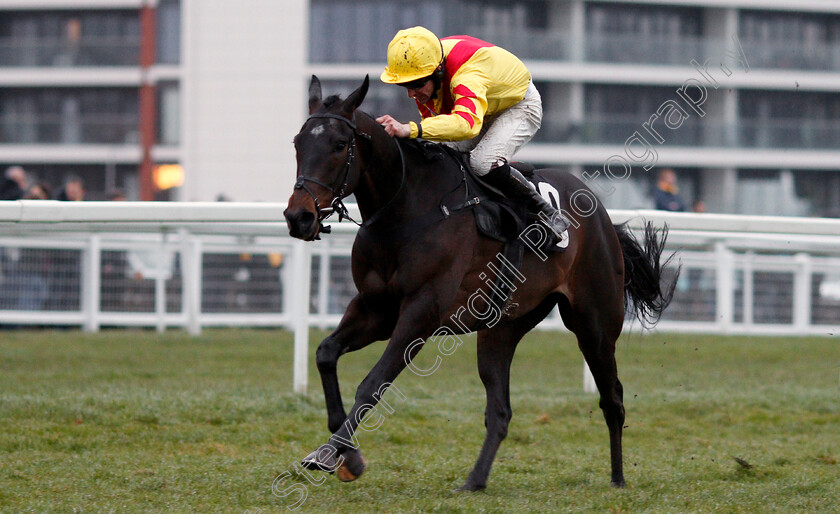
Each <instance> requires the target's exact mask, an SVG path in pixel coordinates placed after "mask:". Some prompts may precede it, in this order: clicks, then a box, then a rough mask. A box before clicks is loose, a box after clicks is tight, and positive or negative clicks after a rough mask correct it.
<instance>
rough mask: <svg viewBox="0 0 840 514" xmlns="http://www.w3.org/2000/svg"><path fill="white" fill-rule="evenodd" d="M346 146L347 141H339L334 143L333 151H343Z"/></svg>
mask: <svg viewBox="0 0 840 514" xmlns="http://www.w3.org/2000/svg"><path fill="white" fill-rule="evenodd" d="M345 148H347V143H346V142H344V141H339V142H338V143H336V144H335V151H336V152H343V151H344V149H345Z"/></svg>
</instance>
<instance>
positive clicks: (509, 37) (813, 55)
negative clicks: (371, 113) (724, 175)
mask: <svg viewBox="0 0 840 514" xmlns="http://www.w3.org/2000/svg"><path fill="white" fill-rule="evenodd" d="M470 34H471V35H474V36H475V37H478V38H480V39H484V40H487V41H490V42H492V43H493V44H496V45H498V46H501V47H502V48H505V49H507V50H509V51H511V52H512V53H514V54H515V55H517V56H518V57H520V58H521V59H526V60H527V59H530V60H540V61H558V62H585V63H599V64H600V63H615V64H640V65H654V66H684V67H687V66H691V61H692V59H694V60H697V61H698V62H700V63H702V62H705V61H706V59H712V60H713V61H714V60H715V59H722V58H723V56H724V55H725V52H726V51H727V50H729V51H732V50H733V45H734V43H733V41H732V40H731V39H730V38H729V37H728V36H727V37H715V38H712V37H703V36H699V37H697V36H682V37H680V38H672V37H665V36H662V37H657V36H641V35H616V34H605V33H602V34H595V33H590V34H587V35H586V36H585V37H584V38H583V39H575V38H573V37H572V36H571V35H570V34H567V33H565V32H561V31H557V30H541V29H527V30H517V31H512V30H507V29H505V30H500V29H499V28H498V27H478V28H473V30H472V31H471V32H470ZM348 38H349V40H348V41H338V40H326V41H323V42H319V45H320V46H319V48H318V49H317V52H315V51H313V55H314V56H315V57H314V58H313V62H317V63H373V62H380V60H381V59H382V57H381V55H382V54H383V53H384V48H385V45H384V44H383V45H382V49H381V50H377V51H374V50H373V48H374V47H372V46H371V43H372V41H371V40H370V37H362V36H361V35H359V34H356V33H351V34H349V35H348ZM363 43H364V44H363ZM741 46H742V47H743V51H744V54H745V55H746V57H747V60H748V61H749V65H750V67H751V68H758V69H778V70H807V71H819V72H840V44H837V43H834V44H829V43H823V44H816V45H806V44H804V43H799V42H796V41H778V42H773V43H766V42H759V41H756V40H741ZM377 48H378V47H377Z"/></svg>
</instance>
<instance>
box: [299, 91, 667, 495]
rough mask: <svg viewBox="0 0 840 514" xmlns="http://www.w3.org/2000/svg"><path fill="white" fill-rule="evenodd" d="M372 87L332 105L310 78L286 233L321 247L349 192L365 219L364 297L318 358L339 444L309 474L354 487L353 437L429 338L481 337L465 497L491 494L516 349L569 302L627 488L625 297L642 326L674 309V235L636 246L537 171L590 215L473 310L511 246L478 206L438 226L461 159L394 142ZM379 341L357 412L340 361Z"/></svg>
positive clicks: (569, 318) (566, 313)
mask: <svg viewBox="0 0 840 514" xmlns="http://www.w3.org/2000/svg"><path fill="white" fill-rule="evenodd" d="M367 89H368V78H367V77H366V78H365V80H364V82H363V84H362V86H361V87H359V88H358V89H357V90H355V91H354V92H353V93H351V94H350V95H349V96H348V97H347V99H346V100H341V99H340V98H338V97H337V96H333V97H330V98H327V99H326V100H322V96H321V85H320V82H319V81H318V79H317V78H316V77H314V76H313V77H312V82H311V84H310V87H309V113H310V116H309V118H308V119H307V120H306V122H305V123H304V125H303V127H302V128H301V130H300V132H299V133H298V134H297V136H296V137H295V149H296V154H297V183H296V185H295V189H294V192H293V194H292V196H291V198H290V199H289V203H288V208H287V209H286V211H285V213H284V215H285V218H286V221H287V224H288V226H289V232H290V234H291V235H292V236H294V237H296V238H300V239H303V240H307V241H311V240H313V239H316V238H318V236H319V233H320V232H322V230H323V228H324V227H323V225H322V224H321V222H322V221H323V219H324V218H325V217H326V216H327V215H328V214H330V213H331V212H333V211H335V210H338V211H341V210H342V209H343V204H342V203H341V199H343V198H344V197H346V196H348V195H350V194H351V193H352V194H355V197H356V200H357V202H358V206H359V210H360V212H361V215H362V220H363V224H362V225H361V227H360V229H359V232H358V235H357V236H356V239H355V242H354V245H353V253H352V272H353V280H354V282H355V284H356V287H357V288H358V291H359V293H358V295H357V296H356V297H355V298H353V300H352V301H351V302H350V304H349V306H348V307H347V311H346V312H345V314H344V317H343V318H342V320H341V323H340V324H339V326H338V328H337V329H336V330H335V331H334V332H333V333H332V334H330V335H329V336H328V337H327V338H326V339H324V341H323V342H321V344H320V345H319V346H318V350H317V354H316V361H317V365H318V371H319V372H320V375H321V381H322V384H323V387H324V396H325V399H326V404H327V414H328V427H329V430H330V432H331V433H332V436H331V437H330V439H329V441H328V443H327V444H325V445H323V446H321V447H320V448H318V449H317V450H316V451H314V452H313V453H312V454H310V455H309V456H308V457H306V459H304V461H303V465H304V466H306V467H308V468H310V469H320V470H323V471H337V472H338V476H339V478H340V479H342V480H344V481H349V480H353V479H355V478H357V477H358V476H359V475H360V474H361V473H362V472H363V471H364V469H365V461H364V459H363V458H362V455H361V452H360V451H359V449H358V445H357V444H353V442H354V441H356V439H355V436H354V432H355V431H356V429H357V428H358V427H359V424H360V423H366V422H367V421H368V419H363V418H364V416H365V414H366V413H368V412H369V411H371V410H373V409H375V406H376V405H377V403H378V402H379V401H380V400H381V399H382V395H383V394H384V392H385V391H386V390H387V388H388V387H389V386H390V385H391V384H392V383H393V381H394V380H396V378H397V376H398V375H399V374H400V372H401V371H403V369H405V367H406V366H408V365H411V359H412V358H413V357H414V355H415V354H416V353H417V352H418V351H419V350H420V348H421V347H422V346H423V345H422V341H425V340H426V339H427V338H429V337H430V336H432V335H433V334H438V335H440V334H441V333H445V334H463V333H466V332H473V331H477V332H478V338H477V344H478V349H477V351H478V372H479V375H480V377H481V381H482V383H483V384H484V387H485V389H486V392H487V407H486V410H485V426H486V428H487V433H486V437H485V440H484V445H483V446H482V448H481V452H480V454H479V456H478V461H477V462H476V464H475V467H474V468H473V470H472V472H471V473H470V474H469V477H468V478H467V480H466V483H465V484H464V485H463V486H462V487H461V489H463V490H478V489H482V488H484V487H485V485H486V482H487V477H488V475H489V473H490V467H491V465H492V463H493V459H494V457H495V455H496V451H497V450H498V448H499V445H500V444H501V442H502V440H503V439H504V438H505V436H506V435H507V431H508V423H509V422H510V419H511V407H510V391H509V389H510V388H509V378H510V365H511V361H512V359H513V355H514V351H515V350H516V346H517V344H518V343H519V341H520V339H521V338H522V337H523V336H524V335H525V334H526V333H527V332H528V331H530V330H531V329H532V328H534V327H535V326H536V325H537V324H538V323H539V322H540V321H541V320H542V319H543V318H545V317H546V316H547V315H548V314H549V313H550V312H551V310H552V309H554V308H555V307H559V310H560V314H561V316H562V319H563V322H564V324H565V325H566V326H567V327H568V328H569V330H571V331H572V332H573V333H574V334H575V335H576V336H577V340H578V345H579V347H580V350H581V352H582V353H583V356H584V358H585V359H586V362H587V363H588V365H589V368H590V369H591V371H592V374H593V376H594V377H595V382H596V384H597V386H598V391H599V392H600V396H601V400H600V407H601V409H602V410H603V413H604V417H605V419H606V422H607V427H608V428H609V438H610V455H611V464H612V481H611V482H612V484H613V485H615V486H623V485H624V473H623V470H622V451H621V431H622V426H623V423H624V405H623V403H622V402H623V391H622V386H621V382H619V380H618V375H617V369H616V363H615V344H616V340H617V339H618V336H619V334H620V333H621V330H622V324H623V321H624V314H625V300H626V301H627V302H628V304H629V305H630V306H631V309H632V310H633V312H634V314H635V315H636V316H637V317H639V318H640V319H649V320H651V321H653V322H655V321H656V319H658V316H659V314H661V312H662V311H663V309H664V308H665V307H666V306H667V305H668V302H669V301H670V298H671V295H672V292H673V287H670V288H668V287H664V286H662V285H661V282H660V277H661V273H662V270H663V269H664V265H660V255H661V252H662V249H663V246H664V243H665V237H666V235H667V232H666V231H656V230H654V229H653V228H652V226H651V225H650V224H648V225H647V229H646V234H645V235H646V240H645V242H644V243H643V244H639V243H638V242H637V241H636V240H635V239H634V238H633V237H632V236H631V235H630V233H629V231H628V230H627V229H626V228H625V227H623V226H614V225H613V224H612V222H611V221H610V218H609V216H608V214H607V212H606V210H605V209H604V208H603V207H602V206H601V205H600V204H598V203H597V202H590V203H589V204H588V205H583V206H582V207H581V205H578V206H577V210H575V209H574V208H573V207H574V206H572V205H571V204H570V202H574V201H577V202H578V204H580V203H581V198H584V199H585V198H594V196H593V195H591V194H589V195H578V197H577V199H576V198H575V193H576V192H581V191H584V192H586V191H588V189H587V188H586V186H585V184H584V183H583V182H581V181H580V180H578V179H577V178H575V177H574V176H572V175H570V174H567V173H563V172H561V171H559V170H551V169H546V170H539V172H540V175H541V176H542V177H546V179H545V180H547V181H549V182H550V185H551V186H553V189H554V190H556V192H557V193H558V196H559V202H560V207H561V208H563V209H564V211H565V212H567V213H572V212H582V211H583V212H586V215H585V216H577V219H575V220H574V223H573V226H572V227H571V228H570V230H569V234H570V243H569V245H568V247H567V248H566V250H565V251H564V252H562V253H556V252H552V253H549V254H543V255H539V252H531V251H527V250H526V251H525V256H524V259H523V261H522V266H521V274H522V277H524V281H523V282H521V283H517V284H516V285H517V287H516V288H515V291H514V292H513V293H512V296H511V297H510V299H509V301H508V303H507V304H506V308H504V309H500V310H498V312H497V313H498V316H497V317H496V318H495V319H493V320H490V321H488V316H487V315H486V313H487V312H489V311H490V310H491V309H490V305H489V302H487V301H486V299H484V300H479V301H476V300H475V296H476V292H477V291H479V290H481V289H482V288H486V287H487V286H486V282H487V280H486V274H485V273H483V272H484V271H486V270H487V267H488V263H491V262H494V261H495V258H496V255H497V254H498V253H499V252H500V250H501V248H502V243H499V242H497V241H495V240H493V239H490V238H487V237H484V236H481V235H480V234H479V232H478V231H477V229H476V224H475V222H474V220H473V216H472V215H470V214H469V212H468V211H469V210H468V209H464V210H463V211H460V212H452V213H451V215H450V216H449V217H444V216H440V217H439V219H436V218H434V215H432V217H431V218H430V217H429V214H430V213H436V212H440V210H441V202H442V199H443V198H444V197H446V196H447V195H450V194H451V193H452V192H453V191H454V192H456V196H457V194H458V193H457V192H458V191H460V195H461V198H462V199H463V197H464V189H463V187H464V186H463V174H462V172H461V169H460V168H459V166H458V164H457V163H456V162H455V160H454V159H439V160H429V159H428V158H426V157H425V156H424V155H423V153H422V151H420V146H419V145H410V144H407V143H406V142H405V141H399V140H396V139H393V138H391V137H390V136H388V135H387V134H386V133H385V130H384V129H383V128H382V127H381V126H379V125H378V124H377V123H376V122H375V121H374V119H373V118H372V117H371V116H369V115H368V114H366V113H364V112H362V111H360V110H358V107H359V106H360V105H361V103H362V101H363V100H364V97H365V94H366V93H367ZM450 161H451V162H450ZM459 188H460V189H459ZM582 203H583V204H586V201H583V202H582ZM418 219H420V220H423V219H425V220H429V219H432V220H433V221H432V222H428V221H426V222H424V223H419V222H418V221H417V220H418ZM539 226H540V227H542V225H539ZM405 227H411V228H410V230H405ZM467 306H470V307H471V308H469V309H466V308H465V307H467ZM441 330H443V332H441ZM381 340H387V341H388V343H387V346H386V347H385V350H384V352H383V354H382V356H381V357H380V359H379V361H378V362H377V363H376V365H375V366H374V367H373V369H372V370H371V371H370V373H369V374H368V375H367V377H365V379H364V380H363V381H362V383H361V384H360V385H359V387H358V388H357V390H356V397H355V403H354V405H353V407H352V408H351V409H350V412H349V414H348V413H346V412H345V409H344V404H343V403H342V399H341V394H340V391H339V384H338V377H337V374H336V365H337V362H338V358H339V357H340V356H341V355H343V354H345V353H347V352H352V351H355V350H359V349H361V348H364V347H365V346H367V345H369V344H371V343H373V342H374V341H381ZM381 407H385V402H384V401H383V405H381ZM363 426H364V425H363Z"/></svg>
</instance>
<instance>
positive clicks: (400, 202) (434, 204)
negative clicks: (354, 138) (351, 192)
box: [355, 115, 461, 226]
mask: <svg viewBox="0 0 840 514" xmlns="http://www.w3.org/2000/svg"><path fill="white" fill-rule="evenodd" d="M358 123H359V125H360V127H362V128H363V130H364V131H365V132H366V133H368V134H371V142H370V144H371V152H370V153H369V154H367V155H366V159H365V162H364V163H363V166H366V170H365V171H364V173H362V177H361V181H360V183H359V186H358V187H357V188H356V193H355V194H356V201H357V202H358V205H359V210H360V211H361V213H362V218H363V219H364V220H365V221H367V220H368V219H370V218H371V217H372V216H375V215H376V216H381V217H382V219H380V220H378V221H377V222H376V223H377V224H378V225H379V224H381V225H383V226H400V225H403V224H405V223H407V222H408V221H409V220H411V219H412V218H413V217H416V216H418V215H422V214H425V213H427V212H429V211H431V210H432V209H436V208H438V204H439V203H440V201H441V200H442V199H443V197H444V195H446V194H447V193H449V192H451V191H452V190H453V188H454V187H456V186H457V183H458V182H460V180H461V179H460V178H459V177H458V176H457V173H456V172H455V171H452V176H451V177H450V176H449V175H448V173H449V171H447V169H448V168H449V167H450V166H447V165H446V163H445V162H444V161H443V160H441V161H433V162H428V161H427V160H426V159H425V158H422V157H420V158H418V156H417V151H416V150H414V149H406V148H405V147H403V150H402V151H401V150H400V148H399V147H398V146H397V145H398V144H399V143H397V141H396V140H395V139H393V138H391V137H390V136H388V135H387V134H386V133H385V131H384V130H382V129H381V128H380V127H379V125H378V124H377V123H376V122H375V121H374V120H373V119H372V118H370V117H369V116H366V115H365V116H363V117H360V118H359V120H358ZM370 124H373V126H371V125H370ZM451 168H452V170H457V169H458V168H457V166H455V165H454V164H453V165H452V166H451ZM382 209H386V211H387V212H383V213H382V214H379V215H377V214H376V213H377V212H379V211H380V210H382Z"/></svg>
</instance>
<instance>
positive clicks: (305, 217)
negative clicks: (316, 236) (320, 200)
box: [298, 211, 315, 228]
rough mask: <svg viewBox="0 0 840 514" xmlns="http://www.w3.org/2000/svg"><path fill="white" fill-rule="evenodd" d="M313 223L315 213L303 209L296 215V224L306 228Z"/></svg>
mask: <svg viewBox="0 0 840 514" xmlns="http://www.w3.org/2000/svg"><path fill="white" fill-rule="evenodd" d="M313 223H315V214H314V213H311V212H309V211H303V212H302V213H300V216H299V217H298V224H299V226H300V227H301V228H308V227H310V226H312V224H313Z"/></svg>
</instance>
